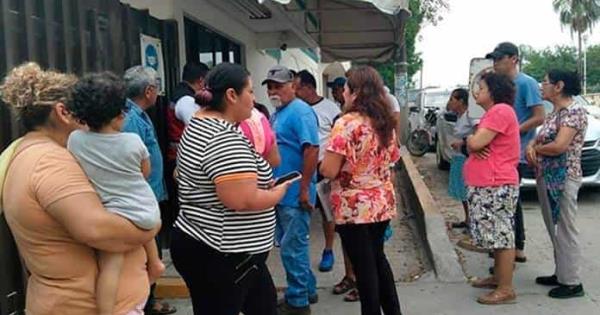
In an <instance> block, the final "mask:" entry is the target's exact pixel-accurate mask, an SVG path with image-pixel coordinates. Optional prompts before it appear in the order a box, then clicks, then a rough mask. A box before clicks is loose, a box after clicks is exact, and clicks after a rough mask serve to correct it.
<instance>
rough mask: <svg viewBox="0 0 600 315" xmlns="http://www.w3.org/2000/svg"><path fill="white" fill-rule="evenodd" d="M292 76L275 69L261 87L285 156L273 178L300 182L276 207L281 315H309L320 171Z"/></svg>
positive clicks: (315, 138)
mask: <svg viewBox="0 0 600 315" xmlns="http://www.w3.org/2000/svg"><path fill="white" fill-rule="evenodd" d="M293 81H294V74H293V73H292V71H290V70H289V69H288V68H286V67H284V66H280V65H278V66H275V67H273V68H271V69H270V70H269V72H268V73H267V78H266V79H265V80H264V81H263V82H262V84H263V85H265V84H266V85H267V94H268V95H269V100H270V102H271V105H273V106H274V107H275V113H274V114H273V116H272V118H271V120H272V124H273V130H275V135H276V137H277V146H278V147H279V153H280V155H281V165H279V167H277V168H275V169H274V170H273V174H274V176H275V177H282V176H284V175H286V174H288V173H290V172H300V173H301V174H302V179H301V180H300V181H297V182H295V183H294V184H292V185H291V186H290V187H289V188H288V191H287V193H286V195H285V196H284V197H283V199H282V200H281V201H280V202H279V204H278V205H277V206H276V215H277V225H276V232H275V235H276V236H275V237H276V238H277V241H278V243H279V245H280V248H281V261H282V263H283V267H284V269H285V271H286V278H287V282H288V287H287V289H286V291H285V299H284V301H282V302H281V303H280V305H279V314H280V315H288V314H294V315H295V314H302V315H305V314H310V302H313V303H316V301H317V299H318V296H317V293H316V279H315V276H314V274H313V273H312V270H311V268H310V255H309V235H310V216H311V212H312V210H313V207H314V204H315V201H316V194H317V192H316V186H315V184H316V174H315V173H316V172H315V171H316V169H317V162H318V157H319V134H318V130H319V125H318V122H317V115H316V114H315V112H314V111H313V109H312V108H311V107H310V106H309V105H308V104H306V103H305V102H304V101H302V100H300V99H299V98H296V89H295V86H294V84H293Z"/></svg>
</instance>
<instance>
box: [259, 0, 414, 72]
mask: <svg viewBox="0 0 600 315" xmlns="http://www.w3.org/2000/svg"><path fill="white" fill-rule="evenodd" d="M264 1H265V0H259V2H264ZM272 1H275V2H279V3H281V4H284V5H285V6H284V8H285V10H286V11H287V12H288V13H290V14H296V13H303V14H304V27H305V31H306V32H307V33H308V34H309V35H310V36H311V37H312V38H313V40H314V41H315V42H316V43H317V44H318V45H319V48H320V50H321V60H322V61H323V62H333V61H344V60H352V61H355V62H366V61H370V62H384V61H387V60H389V59H391V58H393V57H394V54H395V52H396V50H397V49H398V48H399V47H400V46H401V45H402V44H403V42H404V41H403V34H404V32H403V29H404V26H405V24H406V20H407V19H408V18H409V17H410V11H408V0H294V1H292V0H272Z"/></svg>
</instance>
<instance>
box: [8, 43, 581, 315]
mask: <svg viewBox="0 0 600 315" xmlns="http://www.w3.org/2000/svg"><path fill="white" fill-rule="evenodd" d="M487 57H488V58H491V59H493V60H494V69H495V72H494V73H487V74H485V75H483V76H482V78H481V80H480V81H479V85H478V86H479V89H478V91H477V92H476V93H475V97H476V100H477V103H478V104H479V105H480V106H481V107H482V108H483V109H484V110H485V114H484V115H483V117H482V118H481V119H480V120H479V121H474V120H473V119H471V118H469V115H468V105H467V103H468V101H467V100H468V96H469V92H468V91H466V90H464V89H457V90H455V91H454V92H453V93H452V95H451V98H450V100H449V104H448V106H449V109H450V110H452V111H455V112H456V113H457V114H458V116H459V119H458V121H457V123H456V126H455V134H454V137H455V138H456V139H457V140H456V141H455V142H453V143H452V147H453V148H454V149H455V151H456V152H455V154H454V155H453V157H452V166H451V181H450V185H449V192H450V194H451V195H452V196H454V197H455V198H457V199H458V200H460V201H461V202H462V204H463V207H464V211H465V221H464V222H458V223H457V224H455V225H454V227H456V228H466V229H468V230H469V232H470V234H471V237H472V240H473V242H474V243H475V244H476V245H477V246H479V247H481V248H484V249H486V250H489V251H490V253H491V255H492V257H493V258H494V267H493V270H491V271H492V272H493V275H492V276H491V277H489V278H485V279H481V280H477V281H475V282H473V284H472V285H473V286H475V287H480V288H489V289H493V291H491V292H489V293H487V294H484V295H482V296H481V297H480V298H479V299H478V301H479V302H480V303H483V304H501V303H511V302H514V301H515V299H516V293H515V290H514V288H513V284H512V279H513V264H514V262H515V261H517V262H525V261H526V257H525V255H524V241H525V231H524V228H523V218H522V211H521V207H520V201H519V180H520V175H519V174H520V172H522V171H523V170H524V169H525V168H529V167H534V168H536V169H537V170H538V192H539V196H540V200H541V205H542V209H543V214H544V221H545V224H546V226H547V228H548V232H549V234H550V237H551V239H552V243H553V245H554V250H555V252H554V257H555V262H556V270H555V272H554V274H553V275H551V276H542V277H539V278H537V279H536V282H537V283H539V284H542V285H552V286H555V287H556V288H554V289H553V290H551V291H550V293H549V294H550V296H551V297H557V298H566V297H572V296H581V295H582V294H583V287H582V285H581V279H580V276H579V269H580V262H581V250H580V248H579V245H578V240H577V233H578V232H577V228H576V225H575V214H576V211H577V201H576V197H577V191H578V189H579V187H580V185H581V166H580V157H581V149H582V145H583V135H584V133H585V130H586V126H587V121H586V116H585V111H584V110H583V109H582V108H581V107H579V106H577V104H576V103H575V102H574V100H573V96H574V95H578V94H579V93H580V90H581V89H580V85H579V81H578V78H577V75H576V74H574V73H571V72H567V71H562V70H551V71H549V72H548V74H547V76H546V78H545V80H544V82H542V88H541V94H540V89H539V88H538V86H537V83H536V82H535V80H533V79H532V78H531V77H529V76H527V75H525V74H523V73H521V72H519V71H518V66H517V65H518V60H519V54H518V49H517V48H516V46H514V45H513V44H510V43H502V44H500V45H498V46H497V47H496V49H495V50H494V51H493V52H492V53H490V54H489V55H488V56H487ZM257 75H262V74H257ZM252 82H253V81H252V79H251V77H250V74H249V73H248V72H247V71H246V70H245V69H244V68H243V67H242V66H240V65H236V64H230V63H222V64H219V65H217V66H215V67H214V68H212V69H209V68H208V67H207V66H206V65H204V64H200V63H189V64H187V65H186V66H185V67H184V69H183V75H182V82H181V83H180V84H179V85H178V86H177V88H176V89H175V92H174V93H173V96H172V101H171V102H170V105H169V106H168V109H167V110H166V112H165V117H164V119H165V120H166V121H167V125H168V131H169V132H168V133H169V143H168V147H167V148H166V150H164V152H166V154H165V155H166V156H165V157H164V159H163V155H162V153H161V152H163V151H161V147H160V145H159V142H158V140H157V134H156V130H155V127H154V124H153V122H152V120H151V119H150V117H149V115H148V113H147V110H148V109H149V108H151V107H152V106H154V105H155V103H156V100H157V97H158V86H157V74H156V72H155V71H154V70H152V69H151V68H146V67H142V66H135V67H132V68H130V69H128V70H127V71H126V72H125V74H124V76H123V77H122V78H120V77H118V76H116V75H115V74H112V73H108V72H103V73H92V74H87V75H85V76H83V77H81V78H76V77H74V76H72V75H68V74H62V73H57V72H53V71H46V70H42V69H41V68H40V67H39V66H38V65H36V64H35V63H27V64H24V65H21V66H19V67H16V68H14V69H13V70H11V71H10V73H9V74H8V75H7V77H6V78H5V79H4V81H3V83H2V85H1V92H2V93H1V94H2V97H3V100H4V101H5V102H6V103H7V104H8V105H10V106H12V107H13V108H14V109H15V111H16V112H17V114H18V116H19V119H20V121H21V123H22V124H23V127H24V128H25V130H26V133H25V135H24V136H23V137H21V138H19V139H17V140H15V141H14V142H13V143H12V144H11V145H10V146H9V147H8V148H7V149H6V150H5V151H4V152H3V154H2V158H1V159H0V160H3V161H7V163H5V164H2V163H0V165H5V167H4V168H0V178H3V179H4V180H0V188H2V189H0V198H1V199H0V200H1V201H2V208H3V210H4V214H5V216H6V220H7V222H8V225H9V227H10V229H11V231H12V233H13V235H14V237H15V241H16V243H17V246H18V249H19V252H20V254H21V256H22V257H23V261H24V263H25V265H26V267H27V269H28V270H29V272H30V277H29V284H28V288H27V299H26V300H27V310H28V311H29V312H31V313H33V314H68V313H77V314H97V313H100V314H127V315H135V314H138V315H139V314H143V313H144V309H146V311H147V312H149V313H152V314H168V313H173V312H175V309H174V308H173V307H171V306H169V305H167V304H161V303H160V302H158V301H155V300H154V297H153V293H152V292H153V287H151V284H152V283H153V282H154V281H155V280H156V279H157V278H158V277H160V275H161V274H162V272H164V268H165V267H164V265H163V263H162V262H161V250H160V248H157V244H161V243H164V241H160V242H156V241H155V236H157V234H158V231H159V230H161V226H162V229H163V231H164V230H166V231H167V233H166V235H161V237H166V238H167V239H168V243H169V244H170V252H171V257H172V260H173V264H174V266H175V268H176V270H177V271H178V272H179V274H180V275H181V276H182V278H183V280H184V281H185V283H186V285H187V287H188V289H189V292H190V296H191V301H192V305H193V309H194V313H195V314H211V315H215V314H217V315H219V314H223V315H237V314H239V313H243V314H246V315H255V314H256V315H259V314H260V315H269V314H272V315H275V314H281V315H284V314H310V312H311V308H310V305H311V304H314V303H317V302H318V294H317V289H316V288H317V287H316V285H317V283H316V277H315V275H314V274H313V271H312V268H311V263H310V262H311V259H310V250H309V248H310V237H309V236H310V221H311V215H312V214H313V213H314V212H315V211H319V212H320V213H321V215H322V217H323V233H324V235H325V244H324V249H323V252H322V257H321V261H320V263H319V266H318V269H319V271H321V272H328V271H331V270H332V268H333V265H334V264H335V259H334V257H335V256H334V253H333V244H334V241H335V235H336V232H337V234H339V236H340V239H341V244H342V248H343V251H344V253H343V254H344V255H343V257H344V265H345V276H344V278H343V279H342V280H341V281H340V282H339V283H338V284H337V285H335V286H334V287H333V288H332V291H333V293H334V294H345V296H344V300H346V301H360V305H361V314H363V315H372V314H373V315H374V314H381V312H382V311H383V313H384V314H386V315H399V314H401V309H400V303H399V298H398V294H397V291H396V285H395V283H394V275H393V272H392V269H391V268H390V264H389V262H388V260H387V257H386V255H385V253H384V242H385V239H386V234H387V233H388V231H389V228H390V222H391V220H393V219H394V218H395V216H396V197H395V189H394V184H393V180H392V179H393V166H394V164H395V163H396V162H397V161H398V159H399V158H400V150H399V145H398V132H399V130H400V128H399V126H398V121H399V119H398V118H399V117H398V116H399V111H400V108H399V105H398V103H397V100H396V99H395V98H394V97H393V96H391V95H390V93H389V90H388V89H387V88H386V87H385V86H384V84H383V81H382V78H381V76H380V75H379V74H378V73H377V71H376V70H375V69H373V68H372V67H368V66H360V67H353V68H351V69H350V70H349V71H348V72H347V73H346V75H345V77H339V78H336V79H335V80H333V81H332V82H329V83H328V84H327V86H328V87H330V88H331V89H332V95H333V97H334V100H329V99H327V98H324V97H322V96H320V95H319V93H317V81H316V79H315V77H314V76H313V75H312V74H311V73H310V72H309V71H307V70H301V71H298V72H295V71H292V70H290V69H288V68H286V67H284V66H280V65H278V66H274V67H273V68H271V69H270V70H269V71H268V73H267V74H266V75H265V76H264V80H263V81H262V86H261V87H254V86H253V84H252ZM259 88H264V89H265V90H266V92H267V95H268V97H269V102H270V104H271V105H272V107H273V108H274V111H273V112H272V113H271V112H269V111H268V110H267V109H266V107H265V106H264V105H262V104H259V103H257V102H256V101H255V96H254V90H255V89H259ZM542 97H543V98H544V99H546V100H548V101H550V102H552V103H553V104H554V111H553V112H552V113H550V114H549V115H547V116H544V111H543V107H542V106H541V105H542V104H541V103H542ZM539 125H541V130H540V132H539V133H537V135H536V133H535V128H536V127H537V126H539ZM163 149H165V148H163ZM281 178H287V180H280V181H276V180H277V179H281ZM24 179H25V180H24ZM317 185H320V186H327V187H328V190H330V193H329V194H322V193H321V190H319V194H317ZM317 195H318V196H317ZM82 210H85V211H82ZM273 246H278V247H280V254H281V257H280V260H281V263H282V265H283V267H284V269H285V272H286V279H287V287H286V290H285V294H284V297H283V299H282V300H279V301H278V300H277V293H276V289H275V286H274V283H273V280H272V278H271V274H270V271H269V268H268V267H267V265H266V260H267V257H268V255H269V253H270V251H271V249H272V247H273Z"/></svg>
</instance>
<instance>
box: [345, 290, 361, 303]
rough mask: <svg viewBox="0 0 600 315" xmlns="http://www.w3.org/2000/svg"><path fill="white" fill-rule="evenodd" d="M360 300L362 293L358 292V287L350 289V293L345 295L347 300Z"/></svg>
mask: <svg viewBox="0 0 600 315" xmlns="http://www.w3.org/2000/svg"><path fill="white" fill-rule="evenodd" d="M358 300H360V295H359V294H358V289H357V288H353V289H351V290H350V291H348V293H346V295H344V301H345V302H356V301H358Z"/></svg>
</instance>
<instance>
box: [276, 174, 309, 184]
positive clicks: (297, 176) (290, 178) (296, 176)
mask: <svg viewBox="0 0 600 315" xmlns="http://www.w3.org/2000/svg"><path fill="white" fill-rule="evenodd" d="M301 177H302V174H300V173H299V172H296V171H294V172H289V173H287V174H285V175H283V176H281V177H279V178H278V179H277V180H276V181H275V186H277V185H281V184H283V183H285V182H287V181H296V180H298V179H300V178H301Z"/></svg>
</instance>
